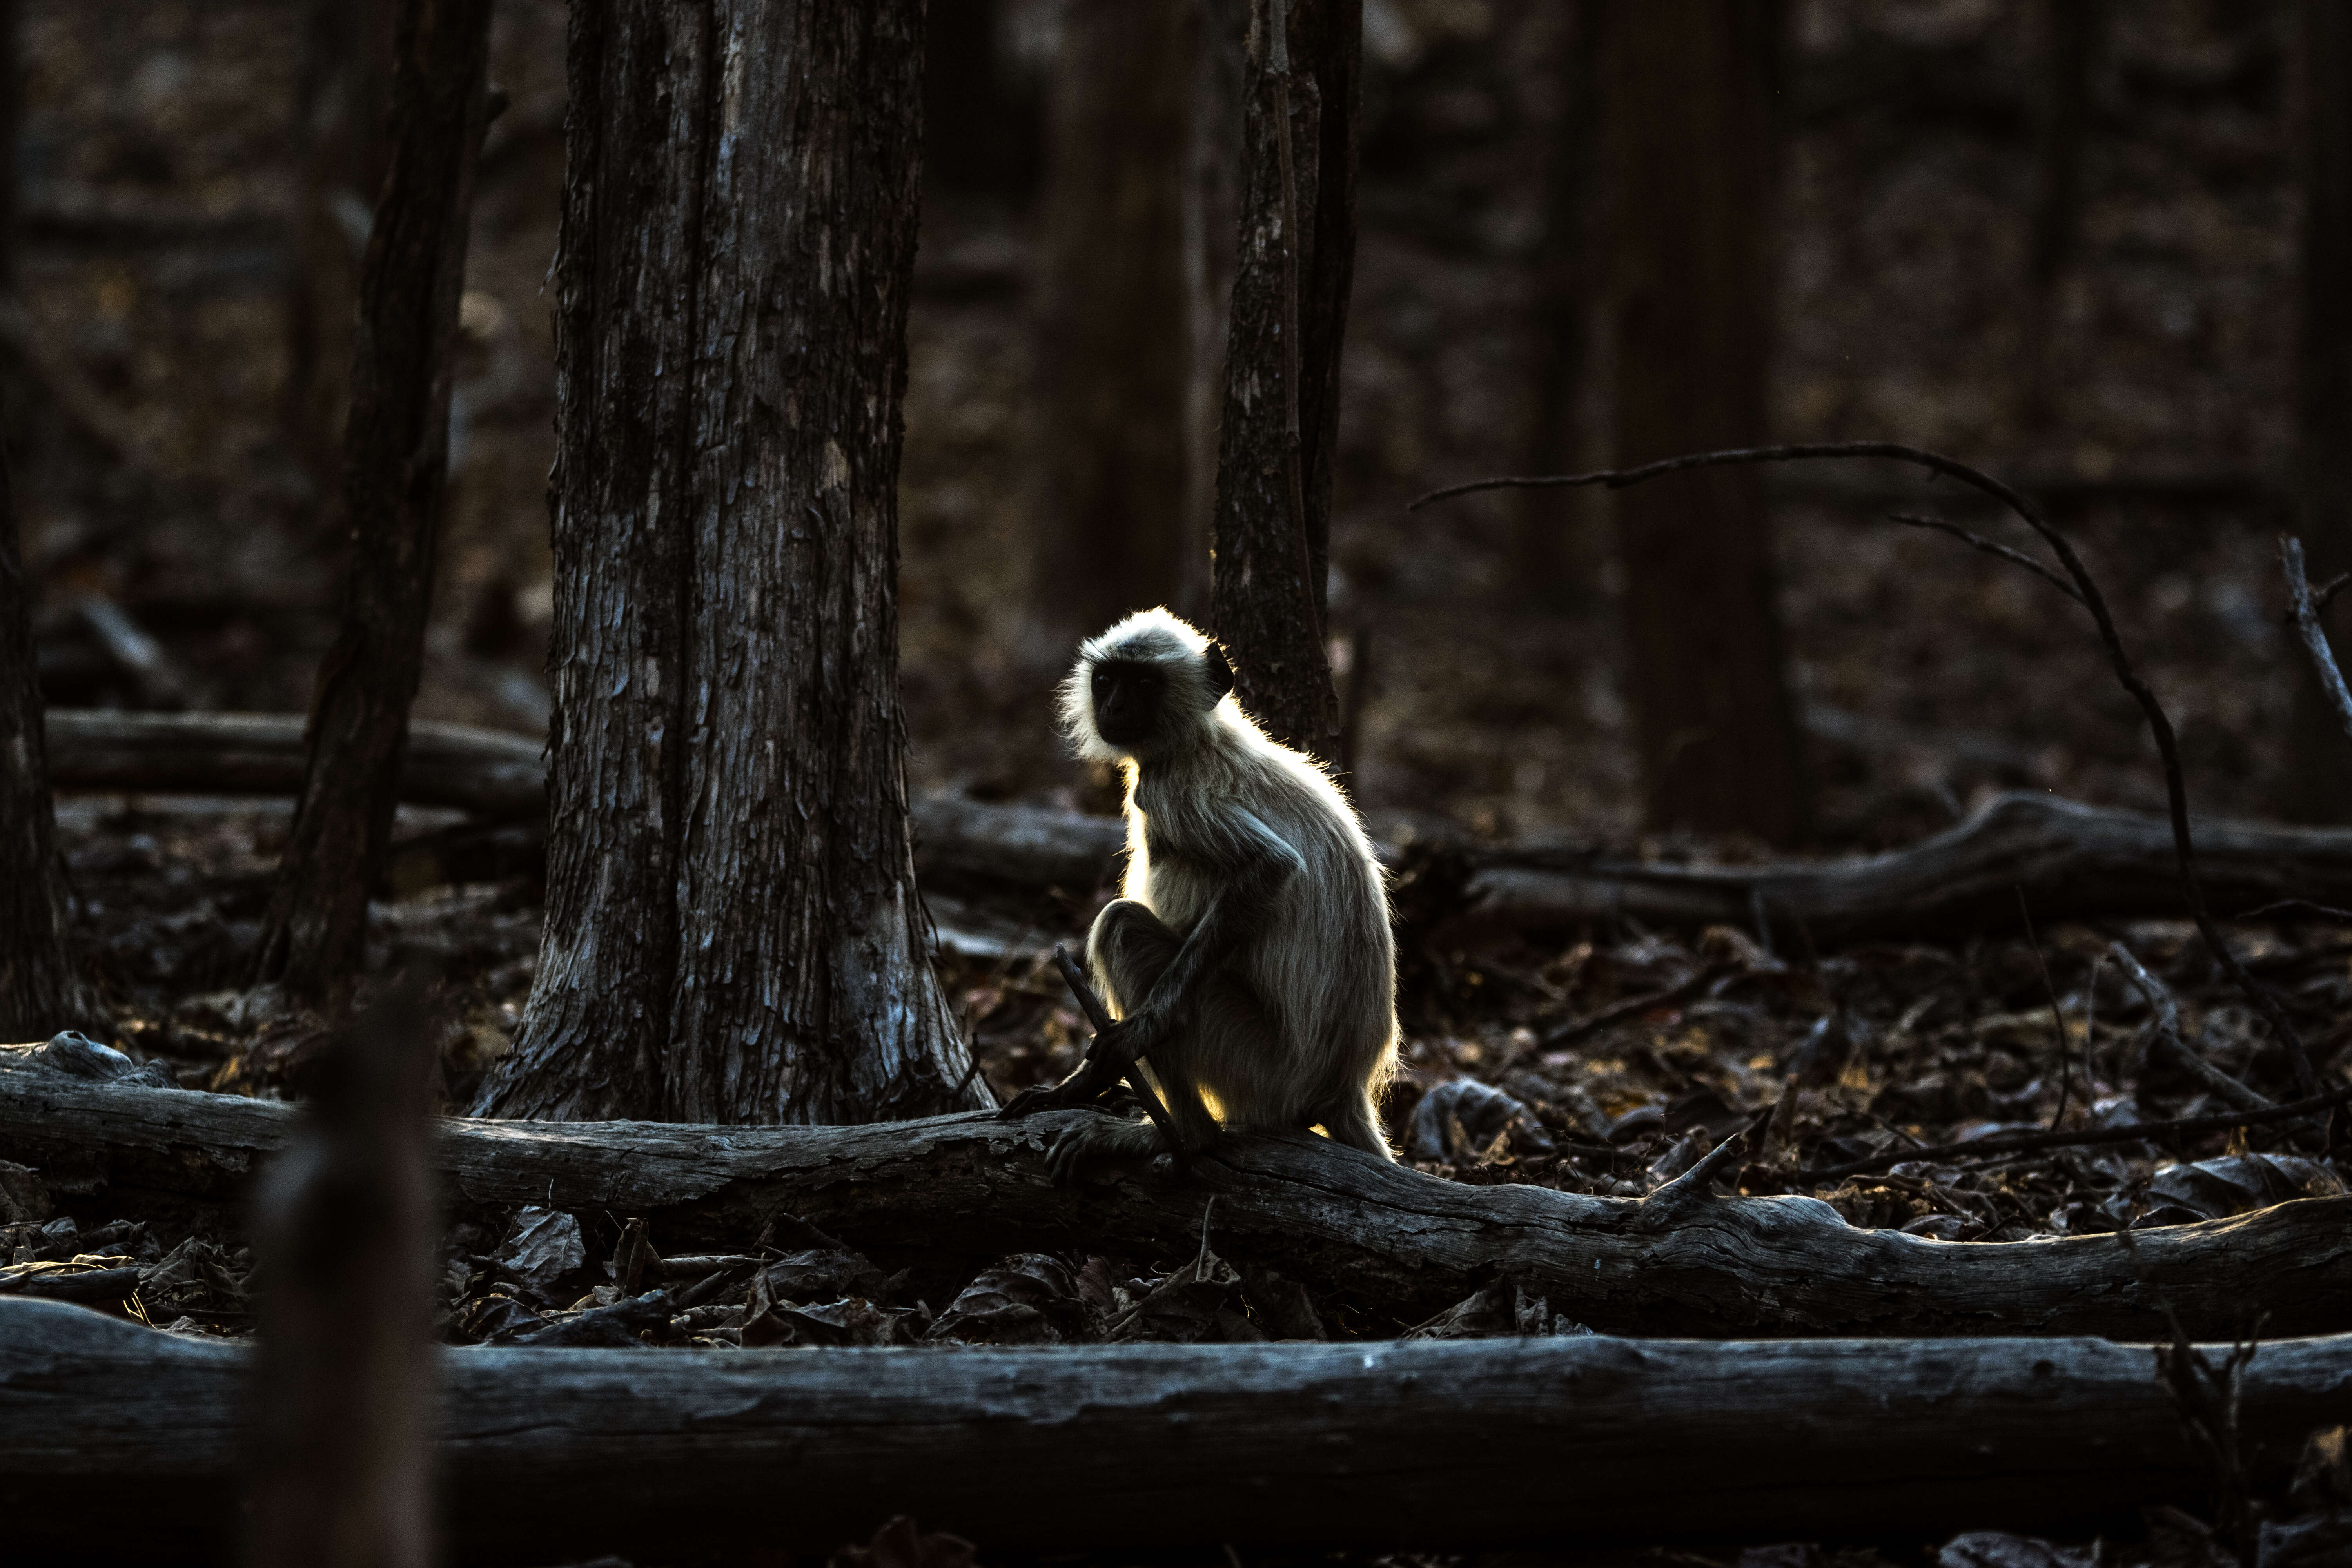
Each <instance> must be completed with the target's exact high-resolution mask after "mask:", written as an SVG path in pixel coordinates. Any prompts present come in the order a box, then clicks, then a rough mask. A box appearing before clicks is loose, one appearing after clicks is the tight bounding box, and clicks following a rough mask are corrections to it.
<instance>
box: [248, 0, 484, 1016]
mask: <svg viewBox="0 0 2352 1568" xmlns="http://www.w3.org/2000/svg"><path fill="white" fill-rule="evenodd" d="M396 37H397V43H396V48H395V53H396V57H397V58H396V60H395V63H394V70H393V87H392V131H391V135H392V142H393V160H392V172H391V174H390V175H389V176H388V177H387V178H386V180H385V182H384V187H383V201H382V202H381V203H379V204H378V205H377V207H376V215H375V224H374V226H373V231H372V232H371V234H370V236H369V238H368V249H367V265H366V267H365V268H364V271H363V274H362V282H361V289H360V297H361V310H360V322H359V341H358V346H357V353H356V354H355V355H354V358H353V362H352V417H351V428H350V430H349V431H348V432H347V433H346V434H345V436H344V439H343V512H344V516H345V517H346V519H347V520H348V521H349V523H350V527H351V558H350V564H349V566H348V568H347V575H346V577H345V579H344V584H343V607H342V626H341V630H340V631H339V632H338V634H337V635H336V637H335V642H334V646H333V647H331V648H330V649H329V650H328V652H327V657H326V660H325V662H324V663H323V664H322V665H320V669H319V678H318V685H317V687H316V689H314V690H313V692H312V694H311V699H310V726H309V731H308V739H309V743H310V756H309V762H308V766H307V773H306V776H305V777H304V780H303V784H302V794H301V796H300V799H299V803H298V804H297V806H296V809H295V816H294V831H293V834H292V836H291V837H289V838H288V840H287V843H286V851H285V857H284V859H283V862H282V865H281V869H280V871H279V877H278V889H277V892H276V894H275V896H274V897H273V898H272V900H271V901H270V909H269V915H268V923H267V926H266V928H265V930H264V932H263V938H262V949H261V965H260V967H261V975H262V978H264V979H266V980H279V981H282V982H284V984H286V985H287V986H288V987H289V989H291V990H292V991H294V992H295V993H297V994H300V995H303V996H307V997H311V998H324V997H327V996H329V995H330V994H341V993H342V992H344V991H345V990H346V989H347V988H348V986H349V985H350V984H351V981H352V977H353V976H354V975H355V974H356V973H357V972H358V970H359V967H360V963H361V959H362V954H363V953H364V952H365V951H366V946H367V900H368V893H369V891H370V889H373V888H374V886H375V885H376V881H377V879H378V878H379V877H380V876H381V874H382V872H383V861H384V852H385V849H386V847H387V846H388V845H389V844H390V842H391V839H392V818H393V812H394V808H396V807H397V806H398V805H399V804H400V799H399V792H400V775H401V763H402V754H403V752H404V751H405V750H406V747H407V742H408V709H409V704H410V703H411V702H413V701H414V700H415V697H416V685H417V681H418V679H419V678H420V676H421V675H422V673H423V669H424V660H425V617H426V616H427V614H428V613H429V612H430V610H431V608H432V598H433V557H434V550H435V545H436V542H437V541H438V538H439V535H440V531H441V500H442V490H443V480H444V479H445V478H446V475H447V472H448V467H449V377H450V369H449V361H450V351H451V348H452V345H453V344H454V342H455V341H456V338H457V299H458V296H459V295H460V294H461V293H462V292H463V291H464V289H465V285H466V239H467V219H468V216H469V215H470V214H471V212H472V210H473V205H474V161H475V156H476V154H477V153H479V152H480V150H481V145H482V132H483V131H484V129H485V128H486V126H487V123H488V119H487V116H488V97H487V92H488V85H487V73H488V67H489V41H490V0H403V3H402V5H401V6H400V15H399V25H398V29H397V34H396Z"/></svg>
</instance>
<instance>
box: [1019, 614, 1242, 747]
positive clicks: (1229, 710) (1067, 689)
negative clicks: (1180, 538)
mask: <svg viewBox="0 0 2352 1568" xmlns="http://www.w3.org/2000/svg"><path fill="white" fill-rule="evenodd" d="M1208 653H1209V639H1208V638H1207V637H1202V635H1201V634H1200V633H1199V632H1197V631H1194V630H1193V629H1192V626H1190V625H1189V624H1188V623H1186V622H1184V621H1182V620H1181V619H1179V618H1178V617H1176V616H1172V615H1171V614H1169V613H1168V611H1166V610H1165V609H1153V610H1138V611H1137V612H1136V613H1135V614H1133V615H1131V616H1128V617H1127V619H1125V620H1123V621H1121V622H1119V623H1118V625H1117V626H1113V627H1111V628H1110V630H1108V631H1107V632H1105V633H1103V634H1102V635H1101V636H1100V637H1089V638H1087V640H1086V641H1085V642H1083V643H1080V644H1079V645H1078V662H1077V663H1076V664H1075V665H1073V666H1071V668H1070V673H1069V675H1068V677H1067V678H1066V679H1064V680H1063V682H1062V695H1061V704H1060V706H1061V713H1062V732H1063V733H1064V734H1065V735H1066V736H1067V737H1068V738H1069V742H1070V748H1071V750H1073V751H1075V752H1077V754H1078V755H1079V756H1081V757H1083V758H1085V759H1086V760H1087V761H1088V762H1090V763H1125V762H1129V761H1130V760H1133V759H1136V758H1139V757H1140V756H1143V755H1146V754H1158V753H1160V752H1166V751H1169V750H1171V749H1177V748H1181V747H1182V746H1184V745H1185V744H1186V743H1188V742H1191V743H1195V744H1197V743H1199V742H1202V741H1203V740H1205V739H1206V738H1207V736H1206V731H1207V730H1208V729H1209V728H1210V727H1211V726H1212V725H1213V724H1214V723H1215V722H1216V721H1218V720H1220V719H1224V718H1228V717H1229V718H1230V720H1231V721H1232V722H1234V723H1236V724H1239V725H1241V726H1243V727H1244V728H1245V729H1247V730H1248V731H1250V732H1251V733H1252V734H1255V735H1256V736H1257V737H1258V739H1259V740H1261V741H1265V743H1266V744H1268V745H1272V744H1274V742H1271V741H1266V738H1265V734H1264V733H1263V732H1262V731H1259V730H1258V728H1257V726H1256V725H1255V724H1252V723H1251V722H1250V721H1249V720H1248V719H1247V718H1246V717H1245V716H1244V714H1243V712H1242V710H1241V705H1240V704H1239V703H1236V702H1234V700H1232V699H1231V698H1230V697H1227V698H1225V699H1223V700H1219V699H1217V698H1215V697H1213V696H1211V695H1210V693H1209V687H1208V684H1207V680H1206V673H1207V666H1206V665H1205V664H1204V663H1203V660H1205V659H1206V658H1207V657H1208ZM1105 662H1112V663H1118V664H1152V665H1158V666H1159V667H1160V670H1161V672H1162V673H1163V674H1164V675H1165V676H1166V677H1167V680H1168V695H1167V701H1166V705H1165V706H1164V707H1163V708H1162V709H1161V710H1160V729H1161V733H1160V735H1159V736H1156V737H1155V738H1154V739H1153V740H1152V741H1151V742H1147V743H1145V745H1143V746H1142V747H1119V746H1114V745H1112V744H1111V743H1110V742H1108V741H1106V740H1104V739H1103V738H1102V731H1099V730H1097V729H1096V728H1095V694H1094V685H1093V676H1094V668H1095V666H1096V665H1097V664H1102V663H1105Z"/></svg>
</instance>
